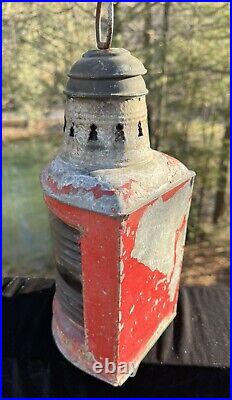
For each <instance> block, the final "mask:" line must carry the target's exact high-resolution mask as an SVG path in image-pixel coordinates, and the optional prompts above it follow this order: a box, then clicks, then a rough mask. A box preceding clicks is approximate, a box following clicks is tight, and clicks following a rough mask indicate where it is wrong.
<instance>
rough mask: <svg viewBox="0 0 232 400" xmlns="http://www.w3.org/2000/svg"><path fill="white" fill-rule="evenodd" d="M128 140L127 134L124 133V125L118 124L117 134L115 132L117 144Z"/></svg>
mask: <svg viewBox="0 0 232 400" xmlns="http://www.w3.org/2000/svg"><path fill="white" fill-rule="evenodd" d="M125 140H126V138H125V134H124V131H123V125H122V124H118V125H117V126H116V132H115V142H124V141H125Z"/></svg>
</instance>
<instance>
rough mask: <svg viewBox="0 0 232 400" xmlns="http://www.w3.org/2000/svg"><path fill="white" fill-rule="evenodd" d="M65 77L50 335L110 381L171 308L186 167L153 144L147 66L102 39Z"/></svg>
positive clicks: (131, 366) (48, 183)
mask: <svg viewBox="0 0 232 400" xmlns="http://www.w3.org/2000/svg"><path fill="white" fill-rule="evenodd" d="M100 11H101V3H98V5H97V45H98V48H97V49H95V50H90V51H87V52H86V53H85V54H84V55H83V56H82V58H81V59H80V60H78V61H77V62H75V63H74V65H73V66H72V68H71V70H70V73H69V74H68V77H69V78H68V82H67V86H66V89H65V95H66V97H67V101H66V108H65V116H64V129H63V145H62V148H61V150H60V152H59V154H58V155H57V156H56V157H55V159H53V161H51V163H50V164H49V165H48V166H46V167H45V168H44V170H43V171H42V174H41V184H42V188H43V193H44V199H45V203H46V205H47V207H48V210H49V215H50V223H51V231H52V237H53V245H54V254H55V259H56V265H57V276H56V293H55V296H54V301H53V320H52V330H53V336H54V339H55V342H56V344H57V346H58V348H59V349H60V351H61V352H62V354H63V355H64V356H65V357H66V358H67V359H68V360H69V361H70V362H71V363H72V364H74V365H75V366H77V367H79V368H80V369H82V370H84V371H86V372H87V373H90V374H91V375H93V376H95V377H97V378H99V379H102V380H104V381H106V382H108V383H111V384H112V385H116V386H117V385H121V384H122V383H123V382H124V381H125V380H126V379H127V378H128V377H129V376H130V375H131V374H132V373H133V371H135V370H136V369H137V368H138V365H139V363H140V362H141V360H142V359H143V358H144V356H145V355H146V353H147V352H148V351H149V349H150V348H151V347H152V346H153V344H154V343H155V342H156V341H157V340H158V338H159V336H160V335H161V334H162V332H163V331H164V330H165V329H166V328H167V326H168V325H169V324H170V323H171V321H172V320H173V318H174V317H175V314H176V305H177V299H178V289H179V279H180V272H181V264H182V258H183V251H184V243H185V235H186V227H187V219H188V213H189V207H190V202H191V193H192V187H193V179H194V175H195V174H194V172H192V171H189V170H188V169H187V168H186V167H185V166H184V165H183V164H182V163H181V162H179V161H178V160H176V159H175V158H173V157H171V156H169V155H166V154H164V153H161V152H158V151H154V150H152V149H151V147H150V141H149V132H148V123H147V107H146V94H147V89H146V85H145V82H144V79H143V75H144V74H145V73H146V69H145V68H144V66H143V64H142V63H141V62H140V61H139V60H138V59H137V58H135V57H134V56H132V55H131V53H130V52H129V51H127V50H125V49H121V48H111V47H110V43H111V38H112V18H113V5H112V3H109V27H108V33H107V38H106V41H105V42H102V41H101V38H100V33H99V25H100Z"/></svg>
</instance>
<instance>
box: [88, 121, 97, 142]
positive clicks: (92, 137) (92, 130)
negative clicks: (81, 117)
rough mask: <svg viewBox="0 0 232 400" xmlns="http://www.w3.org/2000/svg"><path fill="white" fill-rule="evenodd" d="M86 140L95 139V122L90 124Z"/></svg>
mask: <svg viewBox="0 0 232 400" xmlns="http://www.w3.org/2000/svg"><path fill="white" fill-rule="evenodd" d="M88 140H93V141H94V140H97V126H96V125H95V124H92V125H90V133H89V139H88Z"/></svg>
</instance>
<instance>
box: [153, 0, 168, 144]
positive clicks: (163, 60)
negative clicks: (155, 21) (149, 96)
mask: <svg viewBox="0 0 232 400" xmlns="http://www.w3.org/2000/svg"><path fill="white" fill-rule="evenodd" d="M170 7H171V3H169V2H165V3H164V4H163V23H162V37H161V42H162V52H161V65H160V67H161V75H160V77H161V86H160V92H159V98H158V103H157V118H156V131H155V149H158V148H159V145H160V139H161V130H162V109H163V101H164V91H165V85H166V83H164V79H163V78H164V76H165V74H166V58H167V33H168V29H169V14H170Z"/></svg>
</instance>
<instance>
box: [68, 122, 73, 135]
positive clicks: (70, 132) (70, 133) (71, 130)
mask: <svg viewBox="0 0 232 400" xmlns="http://www.w3.org/2000/svg"><path fill="white" fill-rule="evenodd" d="M69 136H70V137H74V123H72V126H71V127H70V131H69Z"/></svg>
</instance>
